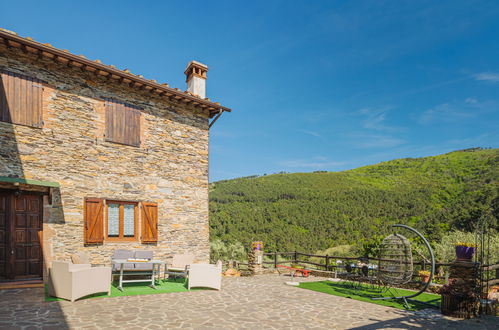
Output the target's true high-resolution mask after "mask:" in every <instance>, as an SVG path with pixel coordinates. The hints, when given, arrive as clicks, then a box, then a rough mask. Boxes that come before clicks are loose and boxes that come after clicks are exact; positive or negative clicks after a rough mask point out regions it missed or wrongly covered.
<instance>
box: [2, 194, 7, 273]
mask: <svg viewBox="0 0 499 330" xmlns="http://www.w3.org/2000/svg"><path fill="white" fill-rule="evenodd" d="M7 205H8V202H7V194H5V193H3V192H1V191H0V280H1V279H5V278H7V250H8V244H7V236H8V235H7V230H8V229H7Z"/></svg>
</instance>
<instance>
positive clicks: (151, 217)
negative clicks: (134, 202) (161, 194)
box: [141, 203, 158, 243]
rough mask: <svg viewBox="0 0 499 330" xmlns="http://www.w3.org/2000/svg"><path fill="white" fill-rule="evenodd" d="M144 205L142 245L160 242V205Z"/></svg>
mask: <svg viewBox="0 0 499 330" xmlns="http://www.w3.org/2000/svg"><path fill="white" fill-rule="evenodd" d="M141 204H142V243H156V242H158V204H156V203H141Z"/></svg>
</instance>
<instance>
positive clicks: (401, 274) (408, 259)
mask: <svg viewBox="0 0 499 330" xmlns="http://www.w3.org/2000/svg"><path fill="white" fill-rule="evenodd" d="M378 269H379V275H378V276H379V279H380V280H381V281H382V282H383V283H385V284H389V285H400V284H405V283H408V282H410V281H411V279H412V272H413V265H412V250H411V242H409V240H408V239H407V238H406V237H405V236H402V235H400V234H391V235H390V236H387V237H385V239H383V241H382V242H381V245H380V248H379V264H378Z"/></svg>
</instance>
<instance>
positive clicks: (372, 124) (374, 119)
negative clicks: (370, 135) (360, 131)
mask: <svg viewBox="0 0 499 330" xmlns="http://www.w3.org/2000/svg"><path fill="white" fill-rule="evenodd" d="M392 109H393V107H392V106H385V107H381V108H363V109H361V110H360V111H359V114H361V115H362V116H365V117H366V118H365V119H364V120H363V121H362V122H361V125H362V127H363V128H366V129H372V130H376V131H385V132H395V131H400V130H401V128H400V127H394V126H389V125H386V124H384V123H385V120H386V118H387V116H388V113H389V112H390V111H391V110H392Z"/></svg>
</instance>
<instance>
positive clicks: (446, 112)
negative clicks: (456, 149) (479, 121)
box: [419, 97, 499, 124]
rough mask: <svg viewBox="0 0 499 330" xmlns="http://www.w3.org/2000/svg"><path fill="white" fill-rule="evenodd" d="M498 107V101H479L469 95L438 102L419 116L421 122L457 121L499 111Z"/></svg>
mask: <svg viewBox="0 0 499 330" xmlns="http://www.w3.org/2000/svg"><path fill="white" fill-rule="evenodd" d="M498 107H499V104H498V103H497V102H496V101H479V100H477V99H475V98H472V97H469V98H467V99H465V100H462V101H453V102H448V103H442V104H438V105H436V106H434V107H432V108H430V109H428V110H426V111H424V112H423V113H422V114H421V115H420V116H419V122H420V123H421V124H430V123H436V122H444V123H449V122H456V121H460V120H466V119H470V118H476V117H478V116H480V115H485V114H487V113H490V112H494V111H497V109H498Z"/></svg>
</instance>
